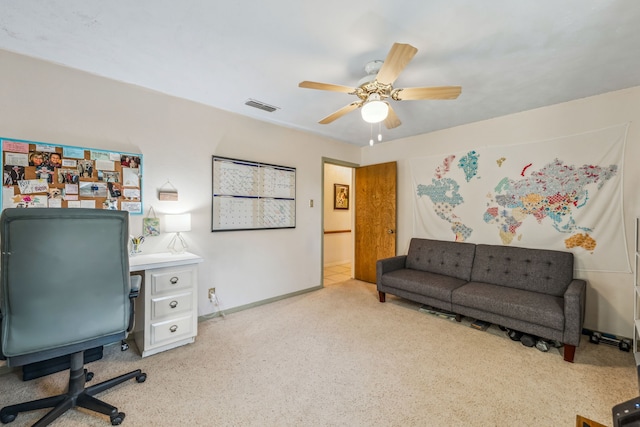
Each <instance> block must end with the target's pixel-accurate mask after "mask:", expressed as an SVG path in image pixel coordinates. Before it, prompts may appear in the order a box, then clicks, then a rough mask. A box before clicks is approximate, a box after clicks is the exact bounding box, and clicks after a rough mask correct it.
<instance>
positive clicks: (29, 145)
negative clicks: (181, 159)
mask: <svg viewBox="0 0 640 427" xmlns="http://www.w3.org/2000/svg"><path fill="white" fill-rule="evenodd" d="M0 147H1V154H2V155H1V158H0V160H1V163H2V171H3V186H2V193H0V206H1V208H2V209H4V208H16V207H17V208H34V207H35V208H39V207H43V208H47V207H48V208H93V209H109V210H126V211H128V212H129V213H130V214H132V215H136V214H142V194H141V188H142V182H141V181H142V155H141V154H133V153H122V152H116V151H109V150H102V149H93V148H83V147H73V146H69V145H62V144H51V143H46V142H35V141H25V140H19V139H10V138H2V137H0Z"/></svg>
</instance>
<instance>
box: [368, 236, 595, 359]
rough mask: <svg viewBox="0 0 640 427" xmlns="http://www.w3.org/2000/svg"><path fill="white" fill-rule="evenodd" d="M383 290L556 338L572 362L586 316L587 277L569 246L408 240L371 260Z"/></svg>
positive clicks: (458, 314) (459, 315)
mask: <svg viewBox="0 0 640 427" xmlns="http://www.w3.org/2000/svg"><path fill="white" fill-rule="evenodd" d="M376 273H377V278H376V285H377V290H378V295H379V299H380V302H385V300H386V294H387V293H389V294H392V295H395V296H398V297H401V298H406V299H408V300H411V301H415V302H419V303H422V304H427V305H430V306H432V307H436V308H439V309H441V310H447V311H450V312H453V313H456V320H458V321H461V319H462V316H468V317H472V318H474V319H478V320H483V321H486V322H490V323H493V324H496V325H500V326H503V327H505V328H508V329H513V330H517V331H521V332H524V333H527V334H531V335H535V336H538V337H540V338H543V339H546V340H550V341H551V340H553V341H558V342H560V343H562V344H563V346H564V360H566V361H567V362H573V359H574V355H575V350H576V347H577V346H578V345H579V343H580V335H581V333H582V326H583V322H584V310H585V297H586V282H585V281H584V280H581V279H575V278H574V277H573V254H572V253H571V252H563V251H553V250H545V249H529V248H520V247H512V246H500V245H484V244H473V243H465V242H448V241H441V240H431V239H421V238H413V239H411V242H410V244H409V250H408V252H407V255H400V256H395V257H391V258H386V259H381V260H378V261H377V265H376Z"/></svg>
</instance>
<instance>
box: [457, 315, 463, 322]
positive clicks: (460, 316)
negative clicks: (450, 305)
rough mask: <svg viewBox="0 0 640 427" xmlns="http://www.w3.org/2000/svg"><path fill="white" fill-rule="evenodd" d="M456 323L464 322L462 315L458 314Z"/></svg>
mask: <svg viewBox="0 0 640 427" xmlns="http://www.w3.org/2000/svg"><path fill="white" fill-rule="evenodd" d="M456 322H462V314H456Z"/></svg>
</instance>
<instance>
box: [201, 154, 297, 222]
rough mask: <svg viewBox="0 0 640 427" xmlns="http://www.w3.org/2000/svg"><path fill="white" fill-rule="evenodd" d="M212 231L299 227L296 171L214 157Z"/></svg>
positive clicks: (283, 167) (282, 167) (286, 167)
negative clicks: (297, 225) (297, 223)
mask: <svg viewBox="0 0 640 427" xmlns="http://www.w3.org/2000/svg"><path fill="white" fill-rule="evenodd" d="M212 169H213V201H212V205H211V231H235V230H257V229H273V228H295V226H296V168H293V167H288V166H278V165H272V164H267V163H259V162H252V161H247V160H239V159H230V158H226V157H217V156H213V168H212Z"/></svg>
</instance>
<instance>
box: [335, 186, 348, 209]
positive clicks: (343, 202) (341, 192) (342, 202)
mask: <svg viewBox="0 0 640 427" xmlns="http://www.w3.org/2000/svg"><path fill="white" fill-rule="evenodd" d="M333 209H349V186H348V185H346V184H333Z"/></svg>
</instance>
